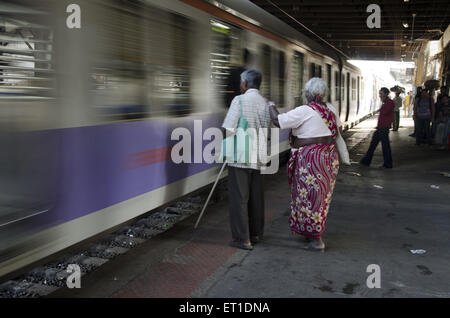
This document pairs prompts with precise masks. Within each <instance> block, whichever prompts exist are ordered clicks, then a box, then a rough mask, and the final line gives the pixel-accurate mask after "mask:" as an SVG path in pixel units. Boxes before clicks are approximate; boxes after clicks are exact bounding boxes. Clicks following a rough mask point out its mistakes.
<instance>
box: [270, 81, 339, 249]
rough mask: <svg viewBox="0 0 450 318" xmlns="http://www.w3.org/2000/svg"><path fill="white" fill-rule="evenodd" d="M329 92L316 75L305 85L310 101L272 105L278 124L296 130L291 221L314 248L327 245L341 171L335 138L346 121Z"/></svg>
mask: <svg viewBox="0 0 450 318" xmlns="http://www.w3.org/2000/svg"><path fill="white" fill-rule="evenodd" d="M327 95H328V87H327V84H326V83H325V81H324V80H322V79H321V78H318V77H313V78H312V79H310V80H309V81H308V82H307V83H306V85H305V89H304V96H305V99H306V100H307V101H308V104H307V105H301V106H298V107H296V108H294V109H293V110H291V111H289V112H287V113H284V114H279V113H278V110H277V109H276V108H275V106H274V105H270V107H269V109H270V117H271V119H272V122H273V123H274V125H275V126H277V127H280V128H281V129H291V130H292V135H293V139H292V141H291V154H290V159H289V163H288V180H289V184H290V186H291V216H290V218H289V225H290V228H291V231H292V232H293V233H296V234H299V235H302V236H303V237H304V238H305V239H306V242H305V245H303V246H302V248H303V249H307V250H312V251H324V249H325V243H324V242H323V241H322V233H323V231H324V230H325V221H326V219H327V216H328V211H329V208H330V203H331V197H332V195H333V190H334V186H335V183H336V178H337V174H338V171H339V154H338V150H337V148H336V145H335V140H336V137H337V135H338V129H340V127H341V126H342V123H341V121H340V120H339V116H337V115H336V109H335V108H334V107H333V105H331V104H329V103H325V98H326V96H327Z"/></svg>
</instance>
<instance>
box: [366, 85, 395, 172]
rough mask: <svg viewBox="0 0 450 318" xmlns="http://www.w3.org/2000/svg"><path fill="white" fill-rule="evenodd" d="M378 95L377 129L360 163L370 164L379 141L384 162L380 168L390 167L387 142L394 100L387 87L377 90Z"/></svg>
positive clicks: (390, 157) (388, 144)
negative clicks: (379, 106) (379, 100)
mask: <svg viewBox="0 0 450 318" xmlns="http://www.w3.org/2000/svg"><path fill="white" fill-rule="evenodd" d="M379 96H380V99H381V101H382V103H383V104H382V105H381V109H380V115H379V116H378V123H377V130H376V131H375V132H374V134H373V136H372V141H371V142H370V146H369V149H368V150H367V153H366V154H365V156H364V157H363V158H362V159H361V161H360V163H361V164H362V165H365V166H370V163H371V162H372V157H373V153H374V152H375V149H376V148H377V146H378V143H379V142H380V141H381V145H382V147H383V159H384V164H383V165H382V166H381V167H382V168H388V169H391V168H392V153H391V145H390V142H389V129H390V128H391V125H392V121H393V119H394V107H395V105H394V102H393V101H392V99H390V98H389V89H388V88H386V87H382V88H381V89H380V91H379Z"/></svg>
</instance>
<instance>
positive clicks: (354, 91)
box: [352, 78, 356, 100]
mask: <svg viewBox="0 0 450 318" xmlns="http://www.w3.org/2000/svg"><path fill="white" fill-rule="evenodd" d="M352 100H356V79H354V78H352Z"/></svg>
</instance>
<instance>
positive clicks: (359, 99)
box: [356, 76, 361, 114]
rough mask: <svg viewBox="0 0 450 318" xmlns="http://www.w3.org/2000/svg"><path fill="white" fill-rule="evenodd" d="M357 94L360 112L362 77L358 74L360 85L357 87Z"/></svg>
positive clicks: (357, 109) (357, 107) (357, 111)
mask: <svg viewBox="0 0 450 318" xmlns="http://www.w3.org/2000/svg"><path fill="white" fill-rule="evenodd" d="M356 94H357V95H358V103H357V106H356V114H358V113H359V106H360V103H361V78H360V77H359V76H358V87H357V89H356Z"/></svg>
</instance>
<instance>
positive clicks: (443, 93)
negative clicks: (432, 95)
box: [436, 86, 449, 116]
mask: <svg viewBox="0 0 450 318" xmlns="http://www.w3.org/2000/svg"><path fill="white" fill-rule="evenodd" d="M444 97H447V98H448V97H449V96H448V90H447V86H441V91H440V94H439V95H438V96H437V98H436V116H439V113H440V111H441V107H442V105H443V98H444Z"/></svg>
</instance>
